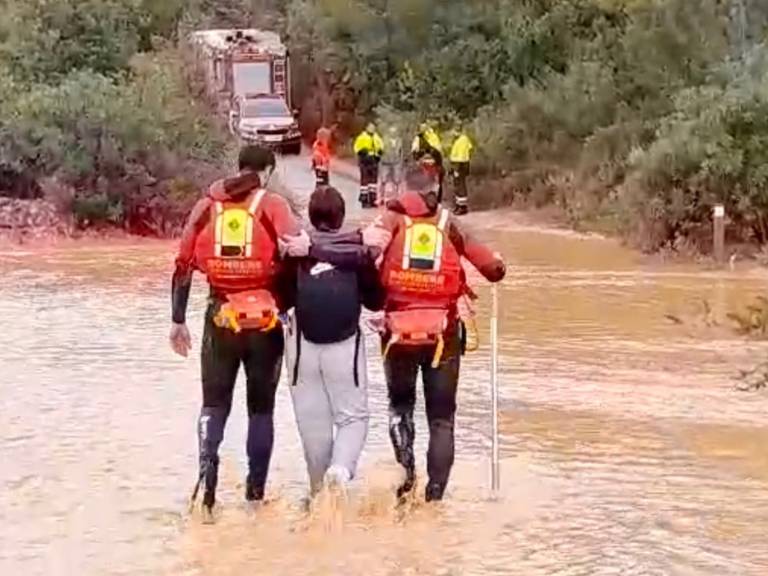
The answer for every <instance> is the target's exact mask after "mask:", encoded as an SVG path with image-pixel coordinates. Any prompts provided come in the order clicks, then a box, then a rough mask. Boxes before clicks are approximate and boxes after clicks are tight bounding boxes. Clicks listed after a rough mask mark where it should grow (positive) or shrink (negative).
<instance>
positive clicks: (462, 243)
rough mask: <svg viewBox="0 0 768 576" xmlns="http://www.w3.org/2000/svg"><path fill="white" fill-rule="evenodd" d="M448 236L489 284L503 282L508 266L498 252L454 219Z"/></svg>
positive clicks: (449, 227)
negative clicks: (477, 238)
mask: <svg viewBox="0 0 768 576" xmlns="http://www.w3.org/2000/svg"><path fill="white" fill-rule="evenodd" d="M448 235H449V238H450V240H451V242H452V243H453V245H454V246H455V247H456V250H458V252H459V254H460V255H461V256H464V257H465V258H466V259H467V260H469V262H470V264H472V266H474V267H475V268H476V269H477V271H478V272H480V274H482V275H483V277H484V278H485V279H486V280H488V281H489V282H501V281H502V280H503V279H504V276H506V274H507V266H506V264H505V263H504V260H503V259H502V257H501V254H499V253H498V252H494V251H492V250H491V249H490V248H489V247H488V246H486V245H485V244H483V243H481V242H479V241H478V240H476V239H475V238H474V237H473V236H472V235H471V234H470V233H469V232H467V231H466V230H465V229H464V227H463V226H462V224H461V223H460V222H459V221H458V220H457V219H456V218H454V217H451V218H450V219H449V221H448Z"/></svg>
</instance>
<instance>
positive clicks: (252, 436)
mask: <svg viewBox="0 0 768 576" xmlns="http://www.w3.org/2000/svg"><path fill="white" fill-rule="evenodd" d="M274 439H275V426H274V421H273V418H272V414H254V415H253V416H251V418H250V420H249V421H248V443H247V446H246V449H247V452H248V478H246V480H245V499H246V500H247V501H248V502H259V501H261V500H263V499H264V491H265V487H266V485H267V474H268V473H269V462H270V460H271V459H272V446H273V444H274Z"/></svg>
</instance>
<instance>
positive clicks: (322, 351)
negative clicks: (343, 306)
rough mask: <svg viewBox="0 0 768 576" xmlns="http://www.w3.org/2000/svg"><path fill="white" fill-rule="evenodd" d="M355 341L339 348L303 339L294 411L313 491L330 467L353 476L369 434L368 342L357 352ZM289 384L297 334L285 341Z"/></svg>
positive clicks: (293, 364)
mask: <svg viewBox="0 0 768 576" xmlns="http://www.w3.org/2000/svg"><path fill="white" fill-rule="evenodd" d="M356 340H357V338H356V337H354V336H353V337H352V338H349V339H348V340H344V341H343V342H338V343H335V344H313V343H311V342H308V341H307V340H305V339H304V338H303V337H302V339H301V350H300V353H299V365H298V372H297V378H296V383H295V385H293V386H291V397H292V398H293V410H294V412H295V414H296V422H297V424H298V427H299V434H300V435H301V442H302V444H303V446H304V457H305V459H306V461H307V470H308V472H309V481H310V486H311V490H312V492H313V493H316V492H317V491H318V490H320V488H322V485H323V477H324V476H325V472H326V471H327V470H328V468H329V467H331V466H343V467H344V468H346V469H347V470H348V471H349V473H350V475H352V476H354V474H355V470H356V468H357V462H358V460H359V458H360V453H361V452H362V450H363V446H364V445H365V440H366V437H367V435H368V375H367V364H366V356H365V342H364V341H363V340H362V339H361V341H360V346H359V349H358V351H357V382H355V369H354V358H355V345H356ZM287 344H288V345H287V353H286V359H287V361H288V377H289V381H292V380H293V374H294V371H293V370H294V366H295V358H296V335H295V334H290V335H289V337H288V343H287Z"/></svg>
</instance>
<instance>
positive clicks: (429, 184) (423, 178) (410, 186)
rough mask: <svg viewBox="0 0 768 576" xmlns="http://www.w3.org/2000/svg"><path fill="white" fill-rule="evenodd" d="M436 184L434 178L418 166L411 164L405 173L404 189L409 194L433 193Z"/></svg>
mask: <svg viewBox="0 0 768 576" xmlns="http://www.w3.org/2000/svg"><path fill="white" fill-rule="evenodd" d="M436 184H437V182H436V180H435V178H434V177H433V176H432V175H430V174H428V173H427V172H426V171H425V170H424V168H422V167H421V166H419V165H418V164H411V165H410V166H408V168H407V169H406V171H405V187H406V189H407V190H410V191H411V192H418V193H419V194H427V193H429V192H433V191H434V188H435V185H436Z"/></svg>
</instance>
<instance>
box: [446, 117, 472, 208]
mask: <svg viewBox="0 0 768 576" xmlns="http://www.w3.org/2000/svg"><path fill="white" fill-rule="evenodd" d="M457 132H458V136H457V137H456V140H454V142H453V146H451V155H450V161H451V174H452V176H453V198H454V207H453V213H454V214H456V215H457V216H462V215H464V214H466V213H467V212H469V205H468V198H467V177H468V176H469V161H470V159H471V158H472V150H473V148H474V144H472V140H470V138H469V136H467V133H466V132H465V130H464V127H463V126H460V127H459V129H458V130H457Z"/></svg>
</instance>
